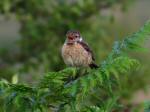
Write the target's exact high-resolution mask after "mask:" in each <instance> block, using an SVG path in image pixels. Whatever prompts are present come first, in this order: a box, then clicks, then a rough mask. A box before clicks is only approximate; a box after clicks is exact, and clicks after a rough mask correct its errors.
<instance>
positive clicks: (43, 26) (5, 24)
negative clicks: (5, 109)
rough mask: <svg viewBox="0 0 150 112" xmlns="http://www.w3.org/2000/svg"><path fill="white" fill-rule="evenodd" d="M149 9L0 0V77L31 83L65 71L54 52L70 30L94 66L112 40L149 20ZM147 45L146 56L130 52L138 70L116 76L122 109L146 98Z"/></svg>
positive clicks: (94, 1) (135, 0)
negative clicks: (86, 45) (85, 44)
mask: <svg viewBox="0 0 150 112" xmlns="http://www.w3.org/2000/svg"><path fill="white" fill-rule="evenodd" d="M149 6H150V0H26V1H24V0H13V1H12V0H1V1H0V78H1V79H7V80H9V81H10V82H13V83H16V82H17V83H28V84H34V83H36V82H37V81H38V79H39V78H40V77H42V75H43V74H44V73H46V72H49V71H59V70H61V69H63V68H65V67H66V66H65V64H64V62H63V60H62V58H61V54H60V50H61V46H62V45H63V43H64V41H65V34H66V32H67V31H68V30H70V29H77V30H79V31H80V32H81V34H82V36H83V38H84V40H85V41H87V42H88V43H89V45H90V46H91V48H92V49H93V50H94V54H95V57H96V62H97V63H98V64H100V63H101V61H102V60H104V59H105V58H106V56H107V54H108V53H109V52H110V50H111V47H112V45H113V42H114V41H115V40H121V39H122V38H124V37H125V36H127V35H130V34H131V33H133V32H135V31H137V30H138V29H139V28H140V27H141V26H142V25H143V24H144V23H145V22H146V21H147V20H149V19H150V7H149ZM149 42H150V41H147V42H146V43H145V46H146V47H147V48H148V52H142V53H136V52H135V53H132V54H131V55H132V56H133V57H136V58H138V59H139V60H140V62H141V63H142V66H141V68H140V69H139V70H138V71H133V72H132V73H131V74H130V76H129V78H128V79H124V77H122V84H121V86H122V88H124V89H122V91H120V94H122V99H123V100H122V102H123V103H124V104H126V105H130V104H131V105H132V104H133V105H141V103H142V102H144V101H145V99H148V98H149V99H150V93H148V90H149V87H150V84H149V82H150V75H149V73H150V70H149V66H150V58H149V54H150V51H149V48H150V44H149ZM145 90H146V91H147V92H145ZM134 107H135V106H133V108H132V109H133V110H134Z"/></svg>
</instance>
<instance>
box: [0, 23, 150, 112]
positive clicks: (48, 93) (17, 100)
mask: <svg viewBox="0 0 150 112" xmlns="http://www.w3.org/2000/svg"><path fill="white" fill-rule="evenodd" d="M149 34H150V22H147V23H146V24H145V25H144V26H143V28H141V29H140V30H139V31H138V32H137V33H135V34H133V35H131V36H129V37H127V38H125V39H124V40H123V41H119V42H115V44H114V46H113V50H112V52H111V53H110V54H109V55H108V57H107V59H106V60H105V61H103V62H102V64H101V67H100V68H98V69H94V70H89V71H88V72H85V74H84V75H82V76H78V74H79V71H78V70H77V69H75V68H66V69H64V70H61V71H58V72H49V73H46V74H45V75H44V77H43V78H42V79H41V80H40V82H39V83H38V84H37V85H35V86H33V87H32V86H29V85H24V84H11V83H9V82H7V81H5V80H2V81H1V82H0V95H1V96H3V97H2V99H3V101H4V102H5V103H4V110H5V111H9V110H7V107H8V106H14V107H16V110H14V111H17V112H19V111H24V112H30V111H33V112H38V111H43V112H45V111H48V110H49V111H50V110H51V111H61V112H70V111H72V112H77V111H80V112H82V111H83V112H109V111H115V110H118V109H120V108H121V107H119V97H120V95H119V93H118V92H117V91H118V90H119V85H118V83H119V80H120V77H122V76H121V75H122V73H127V72H128V71H130V70H132V69H133V68H137V67H138V65H139V62H138V61H137V60H136V59H132V58H130V57H129V56H128V55H127V53H128V52H127V51H128V50H131V49H132V50H138V49H139V48H140V49H141V46H142V42H141V41H143V42H144V40H145V39H147V36H148V35H149ZM137 46H138V47H137ZM98 92H99V94H95V93H98ZM91 99H96V100H91Z"/></svg>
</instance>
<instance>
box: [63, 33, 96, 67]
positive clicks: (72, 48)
mask: <svg viewBox="0 0 150 112" xmlns="http://www.w3.org/2000/svg"><path fill="white" fill-rule="evenodd" d="M66 36H67V38H66V41H65V44H64V45H63V47H62V57H63V59H64V62H65V63H66V65H68V66H73V67H91V68H98V66H97V65H96V64H95V63H94V60H95V59H94V56H93V52H92V50H91V49H90V48H89V46H88V44H87V43H85V42H84V41H83V39H82V37H81V35H80V32H78V31H74V30H73V31H72V30H71V31H68V32H67V34H66Z"/></svg>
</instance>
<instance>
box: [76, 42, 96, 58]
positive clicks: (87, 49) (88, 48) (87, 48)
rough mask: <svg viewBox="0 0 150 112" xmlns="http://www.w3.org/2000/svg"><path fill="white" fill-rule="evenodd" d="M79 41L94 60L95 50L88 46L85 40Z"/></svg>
mask: <svg viewBox="0 0 150 112" xmlns="http://www.w3.org/2000/svg"><path fill="white" fill-rule="evenodd" d="M78 43H79V44H80V45H81V46H82V47H83V48H84V49H85V50H86V51H87V52H88V53H90V54H91V55H92V59H93V61H95V58H94V55H93V51H92V50H91V48H90V47H89V46H88V44H87V43H86V42H84V41H78Z"/></svg>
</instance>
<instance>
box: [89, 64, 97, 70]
mask: <svg viewBox="0 0 150 112" xmlns="http://www.w3.org/2000/svg"><path fill="white" fill-rule="evenodd" d="M89 67H90V68H91V69H96V68H99V66H98V65H97V64H95V63H91V64H89Z"/></svg>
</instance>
